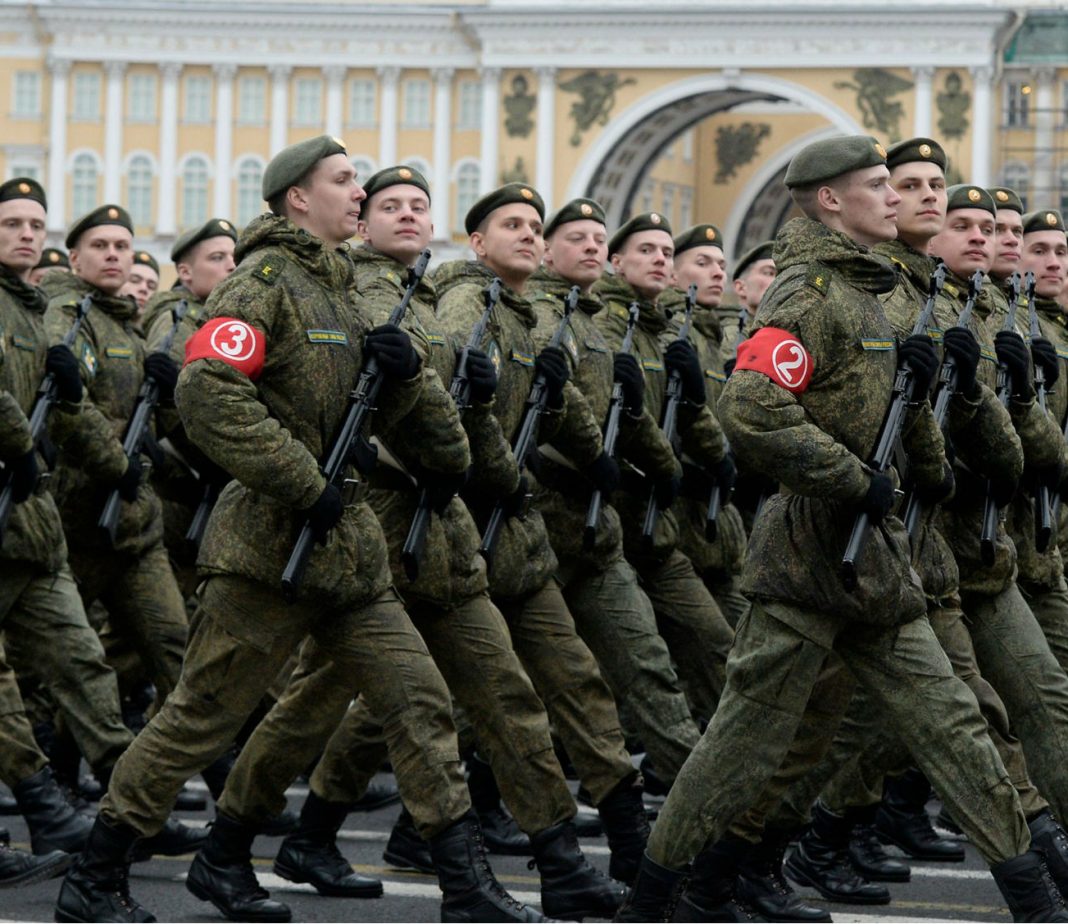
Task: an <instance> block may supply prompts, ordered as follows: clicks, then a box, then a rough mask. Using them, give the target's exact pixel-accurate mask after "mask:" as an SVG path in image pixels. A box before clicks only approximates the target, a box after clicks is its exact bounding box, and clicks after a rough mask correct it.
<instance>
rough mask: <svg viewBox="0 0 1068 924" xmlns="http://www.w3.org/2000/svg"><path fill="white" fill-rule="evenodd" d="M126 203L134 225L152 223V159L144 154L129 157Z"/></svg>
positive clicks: (140, 226)
mask: <svg viewBox="0 0 1068 924" xmlns="http://www.w3.org/2000/svg"><path fill="white" fill-rule="evenodd" d="M126 204H127V207H128V208H129V210H130V218H131V219H132V220H133V223H134V226H135V227H138V228H142V227H145V226H146V225H150V224H151V223H152V161H150V160H149V159H148V158H147V157H145V155H144V154H138V155H137V156H136V157H131V158H130V166H129V167H128V168H127V170H126Z"/></svg>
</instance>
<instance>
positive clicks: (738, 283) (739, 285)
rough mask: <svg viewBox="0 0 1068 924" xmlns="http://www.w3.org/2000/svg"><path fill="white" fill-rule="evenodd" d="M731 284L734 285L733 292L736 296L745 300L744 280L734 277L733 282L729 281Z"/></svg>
mask: <svg viewBox="0 0 1068 924" xmlns="http://www.w3.org/2000/svg"><path fill="white" fill-rule="evenodd" d="M731 285H732V286H733V287H734V294H735V295H737V296H738V298H740V299H741V300H742V301H743V302H744V301H745V280H744V279H735V280H734V282H732V283H731Z"/></svg>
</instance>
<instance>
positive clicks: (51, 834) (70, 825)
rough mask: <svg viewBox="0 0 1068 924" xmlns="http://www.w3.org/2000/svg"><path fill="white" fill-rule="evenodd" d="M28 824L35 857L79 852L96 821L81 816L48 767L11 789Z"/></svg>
mask: <svg viewBox="0 0 1068 924" xmlns="http://www.w3.org/2000/svg"><path fill="white" fill-rule="evenodd" d="M11 792H12V794H13V795H14V796H15V801H16V802H18V804H19V810H20V811H21V812H22V816H23V818H25V819H26V825H27V827H28V828H29V829H30V846H31V848H32V849H33V852H34V853H36V854H42V853H51V852H52V851H53V850H63V851H66V852H67V853H79V852H81V850H82V848H83V847H85V844H86V841H88V840H89V832H90V831H91V830H92V829H93V819H92V818H89V817H87V816H86V815H80V814H79V813H78V812H76V811H75V810H74V807H73V806H72V805H71V804H70V802H69V801H67V797H66V796H65V795H64V794H63V790H61V789H60V788H59V786H58V785H57V783H56V781H55V778H54V777H53V776H52V770H51V769H50V768H49V767H47V766H45V767H42V768H41V769H40V770H38V771H37V772H36V773H35V774H34V775H33V776H31V777H29V778H27V779H25V780H23V781H22V782H21V783H16V784H15V786H14V787H13V788H12V790H11Z"/></svg>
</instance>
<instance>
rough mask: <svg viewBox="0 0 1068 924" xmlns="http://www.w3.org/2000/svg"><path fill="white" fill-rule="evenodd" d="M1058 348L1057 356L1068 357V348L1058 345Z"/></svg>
mask: <svg viewBox="0 0 1068 924" xmlns="http://www.w3.org/2000/svg"><path fill="white" fill-rule="evenodd" d="M1056 349H1057V356H1058V357H1059V358H1060V359H1068V350H1066V349H1064V348H1063V347H1057V348H1056Z"/></svg>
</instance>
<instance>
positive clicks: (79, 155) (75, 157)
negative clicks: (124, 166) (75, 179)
mask: <svg viewBox="0 0 1068 924" xmlns="http://www.w3.org/2000/svg"><path fill="white" fill-rule="evenodd" d="M86 157H90V158H92V161H93V164H94V165H95V166H96V169H97V172H100V171H102V170H103V169H104V159H103V158H102V157H101V156H100V155H99V154H97V152H96V151H94V150H93V149H92V148H77V149H75V150H73V151H71V152H70V156H69V157H68V158H67V172H68V173H70V172H71V171H72V170H74V164H75V162H76V161H79V160H80V161H81V163H83V164H84V163H86V160H85V158H86Z"/></svg>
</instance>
